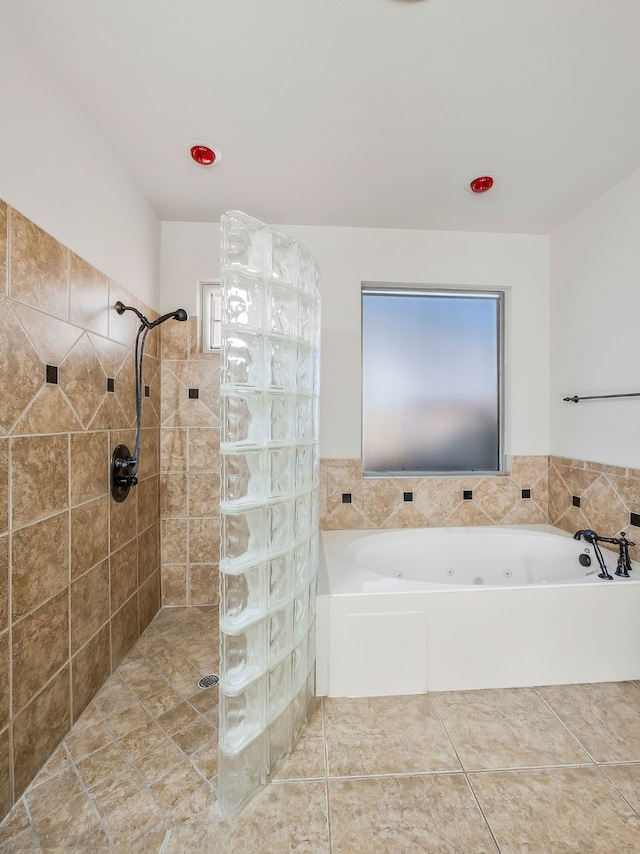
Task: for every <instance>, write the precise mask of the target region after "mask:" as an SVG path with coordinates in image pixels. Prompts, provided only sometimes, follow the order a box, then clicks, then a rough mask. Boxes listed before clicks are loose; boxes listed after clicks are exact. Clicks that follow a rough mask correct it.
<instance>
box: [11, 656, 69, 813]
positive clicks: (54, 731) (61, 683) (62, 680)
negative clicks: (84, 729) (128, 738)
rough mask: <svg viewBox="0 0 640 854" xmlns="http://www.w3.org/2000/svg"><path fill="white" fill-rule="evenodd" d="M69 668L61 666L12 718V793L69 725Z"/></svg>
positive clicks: (17, 792) (19, 789)
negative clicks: (61, 668) (30, 700)
mask: <svg viewBox="0 0 640 854" xmlns="http://www.w3.org/2000/svg"><path fill="white" fill-rule="evenodd" d="M69 687H70V683H69V667H68V666H67V667H65V668H64V669H63V670H62V671H61V672H60V673H58V675H57V676H56V677H55V679H53V680H52V681H51V682H50V683H49V685H47V686H46V687H45V688H44V689H43V690H42V691H41V692H40V694H38V695H37V697H35V698H34V699H33V700H32V702H31V703H30V704H29V705H28V706H27V707H26V708H25V709H24V710H23V711H22V712H20V714H19V715H17V716H16V717H15V718H14V722H13V773H14V785H15V796H16V797H19V795H21V794H22V792H23V791H24V789H25V788H26V786H27V785H28V783H29V782H30V781H31V779H32V778H33V777H34V776H35V774H36V772H37V771H38V769H39V768H41V767H42V765H43V764H44V762H45V760H46V759H48V757H49V756H50V755H51V753H52V751H53V749H54V748H55V747H56V745H57V744H58V743H59V742H60V741H61V740H62V738H63V737H64V735H65V733H66V732H67V730H68V729H69V727H70V726H71V709H70V701H69V697H70V693H69Z"/></svg>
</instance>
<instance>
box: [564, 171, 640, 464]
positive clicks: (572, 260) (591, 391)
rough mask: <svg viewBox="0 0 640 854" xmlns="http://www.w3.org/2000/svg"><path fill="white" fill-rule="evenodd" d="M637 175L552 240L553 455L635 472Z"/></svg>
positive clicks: (639, 354)
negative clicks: (571, 399)
mask: <svg viewBox="0 0 640 854" xmlns="http://www.w3.org/2000/svg"><path fill="white" fill-rule="evenodd" d="M639 280H640V170H638V171H637V172H634V173H633V174H632V175H630V176H629V177H628V178H626V179H625V180H624V181H621V182H620V183H619V184H617V185H616V186H615V187H613V188H612V189H611V190H609V192H607V193H605V194H604V195H603V196H601V197H600V198H599V199H597V200H596V201H595V202H593V203H592V204H591V205H589V206H588V207H587V208H585V209H584V210H583V211H581V212H580V213H579V214H578V215H577V216H575V217H574V218H573V219H572V220H570V221H569V222H568V223H567V224H566V225H564V226H563V227H562V228H560V229H558V230H557V231H556V232H554V234H553V235H552V237H551V450H552V453H554V454H558V455H560V456H566V457H576V458H579V459H587V460H592V461H594V462H601V463H608V464H610V465H621V466H631V467H633V468H640V440H639V439H640V398H637V399H634V398H631V399H628V400H604V401H585V402H582V403H578V404H573V403H564V402H563V401H562V398H563V397H568V396H573V395H574V394H577V395H579V396H582V395H595V394H616V393H624V392H635V391H640V336H639V335H638V321H639V320H640V283H639Z"/></svg>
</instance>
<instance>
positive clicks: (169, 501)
mask: <svg viewBox="0 0 640 854" xmlns="http://www.w3.org/2000/svg"><path fill="white" fill-rule="evenodd" d="M187 487H188V481H187V475H186V474H172V475H171V476H170V477H167V476H166V475H164V476H163V478H162V480H161V483H160V496H161V497H160V508H161V513H162V518H163V519H176V518H185V517H186V516H187V515H188V506H187V503H188V491H187ZM203 515H205V516H206V515H207V514H206V513H205V514H203Z"/></svg>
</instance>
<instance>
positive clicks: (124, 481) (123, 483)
mask: <svg viewBox="0 0 640 854" xmlns="http://www.w3.org/2000/svg"><path fill="white" fill-rule="evenodd" d="M114 479H115V482H116V484H117V485H118V486H119V487H120V488H121V489H125V488H126V487H128V486H135V485H136V483H137V482H138V478H137V477H136V476H135V474H125V475H124V476H120V477H116V478H114Z"/></svg>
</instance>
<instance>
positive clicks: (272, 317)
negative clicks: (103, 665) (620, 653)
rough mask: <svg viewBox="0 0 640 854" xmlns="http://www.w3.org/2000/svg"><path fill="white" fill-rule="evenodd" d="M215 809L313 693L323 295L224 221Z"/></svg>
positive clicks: (231, 799) (250, 235)
mask: <svg viewBox="0 0 640 854" xmlns="http://www.w3.org/2000/svg"><path fill="white" fill-rule="evenodd" d="M222 301H223V331H222V350H221V376H220V380H221V385H220V397H221V409H222V433H221V446H220V452H221V506H220V515H221V527H222V532H221V545H220V587H221V590H220V593H221V598H220V746H219V751H220V756H219V771H218V782H219V803H220V807H221V809H222V811H223V812H224V813H226V814H227V815H231V814H234V813H236V812H238V811H239V810H240V809H241V808H242V807H243V806H244V804H245V803H246V802H247V801H248V800H249V798H251V797H252V796H253V795H254V794H255V793H256V792H257V791H259V789H260V788H261V787H262V786H263V785H264V784H265V783H266V782H267V780H269V779H270V778H271V777H272V776H273V775H274V774H275V773H276V772H277V770H278V768H279V767H280V765H281V764H282V762H283V760H284V759H285V758H286V757H287V756H288V755H289V753H290V752H291V749H292V747H293V745H294V744H295V742H296V740H297V738H298V736H299V735H300V732H301V731H302V728H303V727H304V724H305V721H306V718H307V714H308V711H309V708H310V703H311V699H312V697H313V691H314V676H315V606H316V577H317V567H318V551H319V483H320V476H319V459H318V392H319V339H320V287H319V272H318V265H317V262H316V260H315V258H314V257H313V255H311V254H310V252H309V251H308V250H307V249H306V247H304V246H302V245H301V244H300V243H297V242H296V241H294V240H292V239H290V238H289V237H287V236H286V235H284V234H280V233H279V232H277V231H275V230H274V229H272V228H269V227H268V226H266V225H265V224H264V223H262V222H259V221H258V220H256V219H253V218H252V217H249V216H247V215H246V214H243V213H239V212H237V211H231V212H229V213H227V214H225V215H224V216H223V218H222Z"/></svg>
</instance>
